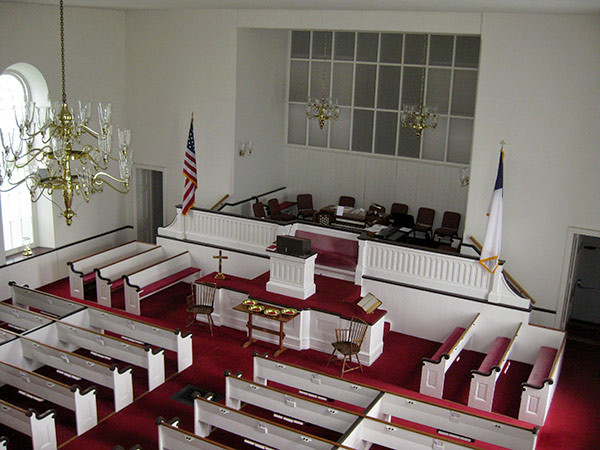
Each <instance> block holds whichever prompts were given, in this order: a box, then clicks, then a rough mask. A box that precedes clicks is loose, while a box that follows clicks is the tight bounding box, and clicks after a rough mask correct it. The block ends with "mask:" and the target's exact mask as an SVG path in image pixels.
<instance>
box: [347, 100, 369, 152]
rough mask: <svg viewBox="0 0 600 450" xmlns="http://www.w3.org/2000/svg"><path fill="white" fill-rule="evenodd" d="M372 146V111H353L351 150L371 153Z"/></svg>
mask: <svg viewBox="0 0 600 450" xmlns="http://www.w3.org/2000/svg"><path fill="white" fill-rule="evenodd" d="M372 146H373V111H367V110H364V109H355V110H354V121H353V122H352V150H354V151H356V152H367V153H371V148H372Z"/></svg>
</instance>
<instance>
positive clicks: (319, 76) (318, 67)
mask: <svg viewBox="0 0 600 450" xmlns="http://www.w3.org/2000/svg"><path fill="white" fill-rule="evenodd" d="M323 69H325V75H323ZM330 70H331V63H330V62H327V63H322V62H315V61H313V62H312V64H311V69H310V96H311V97H315V98H321V92H322V86H323V78H324V79H325V98H327V97H329V71H330ZM305 100H306V99H305Z"/></svg>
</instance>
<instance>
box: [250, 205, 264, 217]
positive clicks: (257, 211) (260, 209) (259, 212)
mask: <svg viewBox="0 0 600 450" xmlns="http://www.w3.org/2000/svg"><path fill="white" fill-rule="evenodd" d="M252 211H253V212H254V217H258V218H259V219H266V218H267V213H266V212H265V205H264V204H263V203H262V202H256V203H254V204H253V205H252Z"/></svg>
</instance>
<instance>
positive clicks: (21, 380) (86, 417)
mask: <svg viewBox="0 0 600 450" xmlns="http://www.w3.org/2000/svg"><path fill="white" fill-rule="evenodd" d="M0 373H1V374H2V377H1V378H2V381H4V382H6V383H7V384H9V385H11V386H13V387H15V388H17V389H21V390H23V391H25V392H29V393H30V394H33V395H36V396H38V397H40V398H43V399H45V400H48V401H49V402H51V403H54V404H57V405H60V406H63V407H65V408H67V409H70V410H71V411H74V412H75V423H76V426H77V435H80V434H83V433H85V432H86V431H87V430H89V429H90V428H93V427H95V426H96V424H97V423H98V413H97V408H96V388H93V387H92V388H89V389H86V390H85V391H82V390H81V388H80V387H79V386H77V385H76V384H75V385H73V386H68V385H66V384H63V383H61V382H59V381H56V380H53V379H51V378H48V377H45V376H43V375H40V374H38V373H35V372H31V371H29V370H25V369H22V368H20V367H17V366H14V365H12V364H8V363H6V362H0Z"/></svg>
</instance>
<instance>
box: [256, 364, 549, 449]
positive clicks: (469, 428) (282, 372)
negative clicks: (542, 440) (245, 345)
mask: <svg viewBox="0 0 600 450" xmlns="http://www.w3.org/2000/svg"><path fill="white" fill-rule="evenodd" d="M253 363H254V366H253V371H254V381H255V382H257V383H261V384H264V385H266V384H267V383H268V381H274V382H276V383H280V384H283V385H286V386H290V387H294V388H298V389H301V390H305V391H307V392H309V393H311V394H312V395H318V396H322V397H324V398H332V399H334V400H340V401H343V402H345V403H349V404H352V405H356V406H360V407H362V408H365V409H367V408H368V410H367V411H366V412H365V413H366V414H367V415H368V416H369V417H373V418H377V419H387V418H389V417H390V416H394V417H400V418H403V419H406V420H410V421H412V422H416V423H420V424H423V425H426V426H429V427H432V428H435V429H440V430H443V431H446V432H449V433H453V434H456V435H460V436H466V437H470V438H472V439H475V440H479V441H484V442H493V443H495V444H497V445H502V446H505V447H507V448H513V449H519V450H533V449H534V448H535V444H536V439H537V430H538V429H537V427H536V426H533V425H532V426H530V427H528V426H516V425H514V424H511V423H509V422H506V421H502V420H500V419H498V420H492V419H489V418H487V417H485V416H481V415H478V414H474V413H468V412H465V411H459V410H456V409H449V408H446V407H444V406H441V405H437V404H435V403H433V402H426V401H423V400H419V399H416V398H414V397H408V396H404V395H399V394H393V393H390V392H383V391H380V390H377V389H374V388H371V387H369V386H365V385H362V384H359V383H354V382H352V381H348V380H343V379H341V378H337V377H334V376H331V375H327V374H324V373H321V372H314V371H309V370H306V369H303V368H301V367H298V366H295V365H293V364H287V363H281V362H278V361H275V360H272V359H269V358H265V357H263V356H260V355H255V356H254V361H253ZM429 445H430V447H429V448H431V443H430V444H429ZM392 448H394V447H393V446H392Z"/></svg>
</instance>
